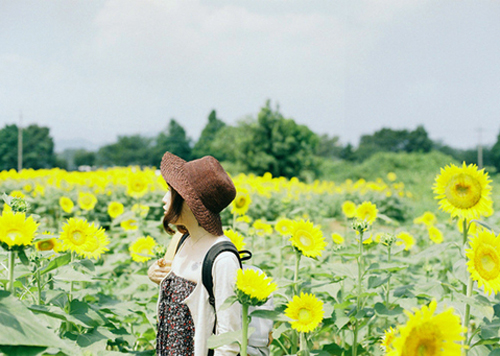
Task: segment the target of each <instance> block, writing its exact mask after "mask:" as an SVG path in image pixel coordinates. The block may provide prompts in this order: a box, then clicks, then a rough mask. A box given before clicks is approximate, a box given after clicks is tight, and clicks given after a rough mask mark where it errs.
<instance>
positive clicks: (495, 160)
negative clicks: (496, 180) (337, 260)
mask: <svg viewBox="0 0 500 356" xmlns="http://www.w3.org/2000/svg"><path fill="white" fill-rule="evenodd" d="M489 157H490V161H491V164H492V165H493V166H494V167H495V168H496V169H497V172H500V133H499V134H498V137H497V142H496V143H495V144H494V145H493V147H492V148H491V150H490V154H489Z"/></svg>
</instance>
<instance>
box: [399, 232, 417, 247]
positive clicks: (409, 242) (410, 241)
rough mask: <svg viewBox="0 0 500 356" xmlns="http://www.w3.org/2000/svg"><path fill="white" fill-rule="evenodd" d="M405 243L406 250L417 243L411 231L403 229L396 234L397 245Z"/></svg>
mask: <svg viewBox="0 0 500 356" xmlns="http://www.w3.org/2000/svg"><path fill="white" fill-rule="evenodd" d="M403 244H404V245H405V251H409V250H410V249H411V248H412V247H413V245H415V239H414V238H413V236H412V235H410V234H409V233H407V232H405V231H403V232H400V233H399V234H398V235H397V236H396V245H397V246H401V245H403Z"/></svg>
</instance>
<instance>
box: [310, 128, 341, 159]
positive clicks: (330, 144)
mask: <svg viewBox="0 0 500 356" xmlns="http://www.w3.org/2000/svg"><path fill="white" fill-rule="evenodd" d="M342 150H343V147H342V145H341V144H340V142H339V137H338V136H332V137H330V136H328V135H327V134H323V135H321V136H319V143H318V147H317V149H316V155H317V156H319V157H324V158H330V159H332V158H333V159H338V158H340V156H341V153H342Z"/></svg>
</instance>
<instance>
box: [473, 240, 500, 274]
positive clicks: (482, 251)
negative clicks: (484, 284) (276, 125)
mask: <svg viewBox="0 0 500 356" xmlns="http://www.w3.org/2000/svg"><path fill="white" fill-rule="evenodd" d="M476 269H477V272H478V273H479V274H480V275H481V277H482V278H483V279H486V280H488V281H489V280H492V279H495V278H496V277H498V275H499V274H500V256H499V253H498V252H497V251H496V250H495V249H494V248H493V247H492V246H489V245H483V246H481V247H480V248H479V250H478V252H477V253H476Z"/></svg>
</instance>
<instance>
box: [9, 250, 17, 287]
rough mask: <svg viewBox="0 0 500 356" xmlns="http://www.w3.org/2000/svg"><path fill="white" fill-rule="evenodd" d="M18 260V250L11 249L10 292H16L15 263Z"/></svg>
mask: <svg viewBox="0 0 500 356" xmlns="http://www.w3.org/2000/svg"><path fill="white" fill-rule="evenodd" d="M15 260H16V251H9V292H11V293H12V294H14V292H15V288H14V264H15Z"/></svg>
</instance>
